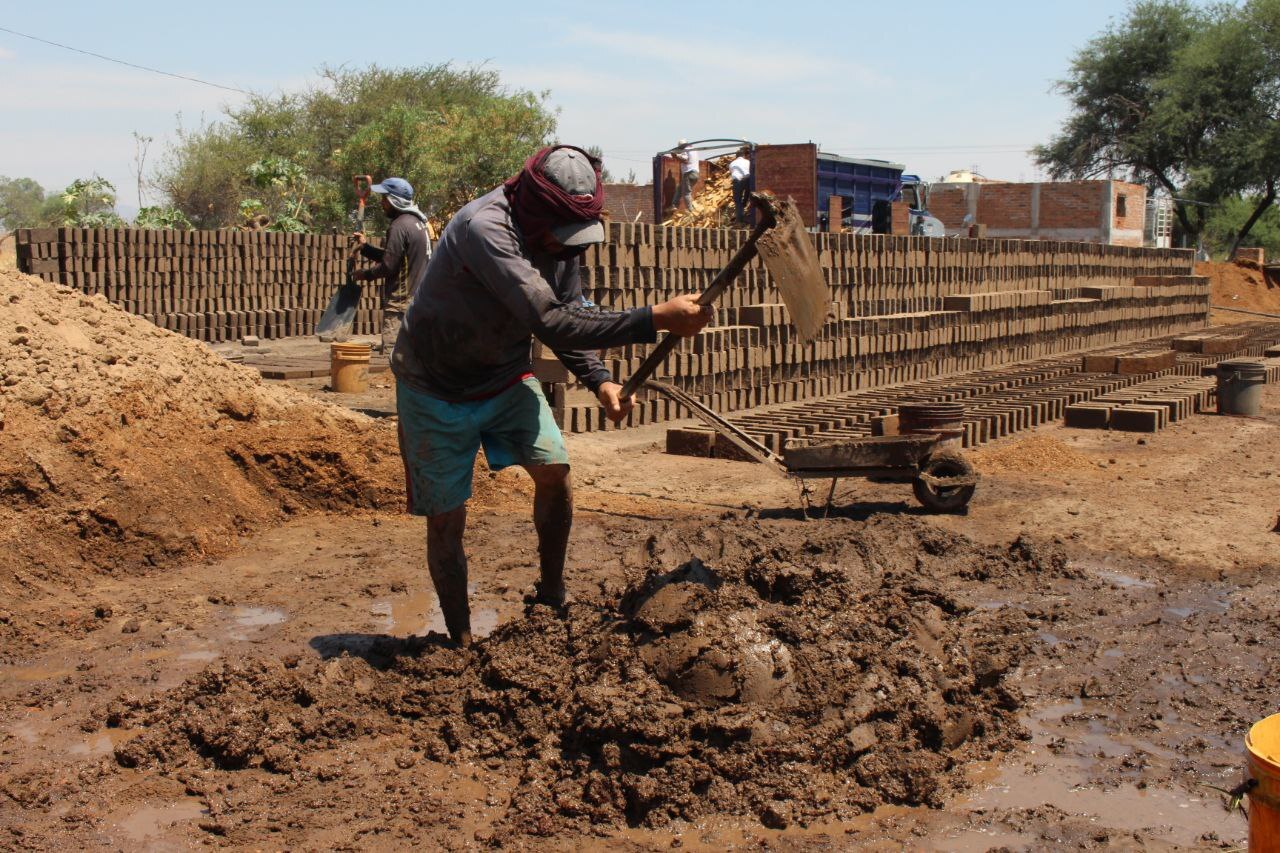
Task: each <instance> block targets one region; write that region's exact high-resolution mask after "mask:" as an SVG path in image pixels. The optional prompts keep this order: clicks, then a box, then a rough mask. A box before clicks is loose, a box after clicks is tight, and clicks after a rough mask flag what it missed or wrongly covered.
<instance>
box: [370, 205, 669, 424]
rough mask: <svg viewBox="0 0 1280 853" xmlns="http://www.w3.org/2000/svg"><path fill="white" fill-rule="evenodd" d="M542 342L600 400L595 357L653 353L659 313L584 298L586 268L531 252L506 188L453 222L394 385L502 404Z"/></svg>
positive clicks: (409, 317)
mask: <svg viewBox="0 0 1280 853" xmlns="http://www.w3.org/2000/svg"><path fill="white" fill-rule="evenodd" d="M534 337H536V338H537V339H538V340H540V341H542V342H543V343H544V344H546V345H547V346H548V347H550V348H551V349H552V351H553V352H555V354H556V356H557V357H558V358H559V359H560V361H561V362H563V363H564V365H565V367H567V368H569V370H570V371H571V372H572V373H573V374H574V375H575V376H577V377H578V378H579V379H580V380H582V381H583V382H584V383H585V384H586V385H587V387H588V388H590V389H591V390H593V391H594V390H596V389H597V388H599V387H600V385H601V384H602V383H604V382H607V381H609V380H610V379H611V376H610V374H609V371H608V370H607V369H606V368H605V366H604V365H603V364H602V363H601V361H600V359H599V357H598V356H597V355H596V354H595V353H594V352H588V351H586V350H594V349H599V348H601V347H610V346H618V345H621V344H627V343H652V342H653V341H654V340H655V339H656V337H657V334H656V332H655V331H654V328H653V310H652V309H651V308H648V307H644V308H635V309H632V310H630V311H624V312H615V311H601V310H598V309H595V308H592V307H590V305H589V304H588V303H587V302H586V301H585V300H584V299H583V296H582V281H581V277H580V273H579V261H578V260H577V259H576V258H575V259H573V260H570V261H563V260H559V259H557V258H555V257H553V256H549V255H542V254H535V253H533V252H531V251H530V250H529V249H528V247H526V246H525V243H524V240H523V238H522V236H521V234H520V230H519V228H518V227H517V225H516V224H515V222H514V220H513V219H512V216H511V207H510V205H509V204H508V203H507V199H506V196H505V195H504V193H503V191H502V188H501V187H498V188H497V189H495V190H494V191H492V192H490V193H488V194H486V195H484V196H481V197H480V198H478V199H476V200H475V201H472V202H471V203H470V204H468V205H467V206H465V207H464V208H462V209H461V210H459V211H458V212H457V214H455V215H454V217H453V219H451V220H450V221H449V225H448V226H447V227H446V228H445V230H444V233H443V234H441V235H440V239H439V241H438V243H437V245H436V249H435V252H434V253H433V254H432V256H431V262H430V263H429V264H428V265H427V272H426V276H425V278H424V279H423V281H422V283H421V285H420V286H419V287H418V289H417V292H416V293H415V294H414V296H413V299H412V301H411V302H410V304H409V310H408V313H407V314H406V315H405V322H404V326H402V327H401V329H400V335H399V337H398V338H397V339H396V345H395V351H394V354H393V356H392V359H393V361H392V365H391V369H392V371H393V372H394V373H395V375H396V379H397V380H399V381H401V382H405V383H407V384H408V385H409V386H410V387H412V388H416V389H418V390H420V391H423V392H425V393H427V394H430V395H432V396H434V397H440V398H441V399H445V400H451V401H460V400H472V399H480V398H483V397H486V396H491V395H493V394H496V393H498V392H500V391H502V390H503V389H505V388H506V387H508V386H510V385H511V384H513V383H514V382H515V381H517V380H518V379H519V378H520V376H522V375H524V374H526V373H529V372H530V371H531V370H532V369H533V368H532V364H531V362H530V348H531V347H530V345H531V343H532V338H534Z"/></svg>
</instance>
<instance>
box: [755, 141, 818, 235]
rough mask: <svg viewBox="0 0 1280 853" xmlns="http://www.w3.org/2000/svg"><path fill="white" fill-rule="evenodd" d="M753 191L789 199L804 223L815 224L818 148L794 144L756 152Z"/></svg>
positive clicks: (816, 213) (759, 149) (810, 143)
mask: <svg viewBox="0 0 1280 853" xmlns="http://www.w3.org/2000/svg"><path fill="white" fill-rule="evenodd" d="M754 163H755V165H754V166H753V167H752V168H753V169H754V171H755V189H756V191H757V192H771V193H773V194H774V195H776V196H777V197H778V198H786V197H788V196H790V197H791V198H794V199H795V201H796V208H797V209H798V210H799V211H800V217H801V218H802V219H803V220H804V224H805V225H807V226H808V227H810V228H813V227H815V226H816V225H817V224H818V146H817V145H814V144H813V143H812V142H805V143H799V144H796V145H762V146H760V147H759V148H757V149H756V152H755V161H754Z"/></svg>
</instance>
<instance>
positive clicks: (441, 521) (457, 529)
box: [427, 504, 471, 646]
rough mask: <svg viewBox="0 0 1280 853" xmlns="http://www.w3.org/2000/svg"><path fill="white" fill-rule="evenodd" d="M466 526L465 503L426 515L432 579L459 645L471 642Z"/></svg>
mask: <svg viewBox="0 0 1280 853" xmlns="http://www.w3.org/2000/svg"><path fill="white" fill-rule="evenodd" d="M466 529H467V505H466V504H463V505H462V506H460V507H458V508H457V509H451V510H449V511H448V512H445V513H441V514H440V515H433V516H431V517H429V518H428V519H427V568H428V569H429V570H430V571H431V583H432V584H434V585H435V588H436V598H437V599H439V601H440V612H441V613H442V614H443V615H444V624H445V627H446V628H447V629H448V631H449V636H450V637H452V638H453V641H454V642H455V643H457V644H458V645H460V646H469V645H471V608H470V605H468V603H467V555H466V552H465V551H463V549H462V534H463V533H464V532H465V531H466Z"/></svg>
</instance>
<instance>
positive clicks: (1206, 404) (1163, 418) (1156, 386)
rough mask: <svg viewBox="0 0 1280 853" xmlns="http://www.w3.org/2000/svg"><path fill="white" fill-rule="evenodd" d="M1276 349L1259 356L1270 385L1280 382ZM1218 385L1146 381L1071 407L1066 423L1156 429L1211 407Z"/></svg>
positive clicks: (1207, 379)
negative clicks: (1271, 355)
mask: <svg viewBox="0 0 1280 853" xmlns="http://www.w3.org/2000/svg"><path fill="white" fill-rule="evenodd" d="M1276 350H1277V348H1271V349H1270V350H1268V354H1269V355H1270V354H1272V353H1273V352H1274V355H1275V356H1276V357H1271V358H1263V359H1259V362H1260V363H1261V364H1263V365H1265V367H1266V382H1267V384H1274V383H1276V382H1280V351H1276ZM1217 385H1218V382H1217V379H1216V378H1214V377H1212V376H1199V377H1193V378H1187V377H1180V378H1168V379H1160V380H1153V381H1151V382H1144V383H1141V384H1139V385H1135V386H1133V387H1131V388H1127V389H1125V390H1124V391H1119V392H1114V393H1110V394H1104V395H1102V396H1100V397H1096V398H1094V399H1093V400H1090V401H1088V402H1085V403H1079V404H1077V405H1074V406H1071V407H1069V408H1068V409H1067V412H1066V418H1065V422H1066V425H1067V426H1069V427H1077V428H1080V429H1111V430H1119V431H1123V432H1156V431H1158V430H1161V429H1163V428H1164V427H1166V426H1168V425H1169V424H1171V423H1176V422H1178V421H1180V420H1182V419H1183V418H1185V417H1187V416H1188V415H1191V414H1194V413H1197V412H1203V411H1209V410H1210V409H1212V408H1213V407H1214V404H1215V400H1216V398H1217Z"/></svg>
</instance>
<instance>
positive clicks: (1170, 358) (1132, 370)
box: [1115, 349, 1178, 375]
mask: <svg viewBox="0 0 1280 853" xmlns="http://www.w3.org/2000/svg"><path fill="white" fill-rule="evenodd" d="M1177 358H1178V354H1177V352H1175V351H1174V350H1171V349H1170V350H1158V351H1155V352H1149V353H1133V354H1130V355H1121V356H1118V357H1117V358H1116V369H1115V372H1116V373H1119V374H1122V375H1134V374H1140V373H1155V372H1157V371H1161V370H1169V369H1171V368H1173V367H1174V366H1175V365H1176V364H1177Z"/></svg>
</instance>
